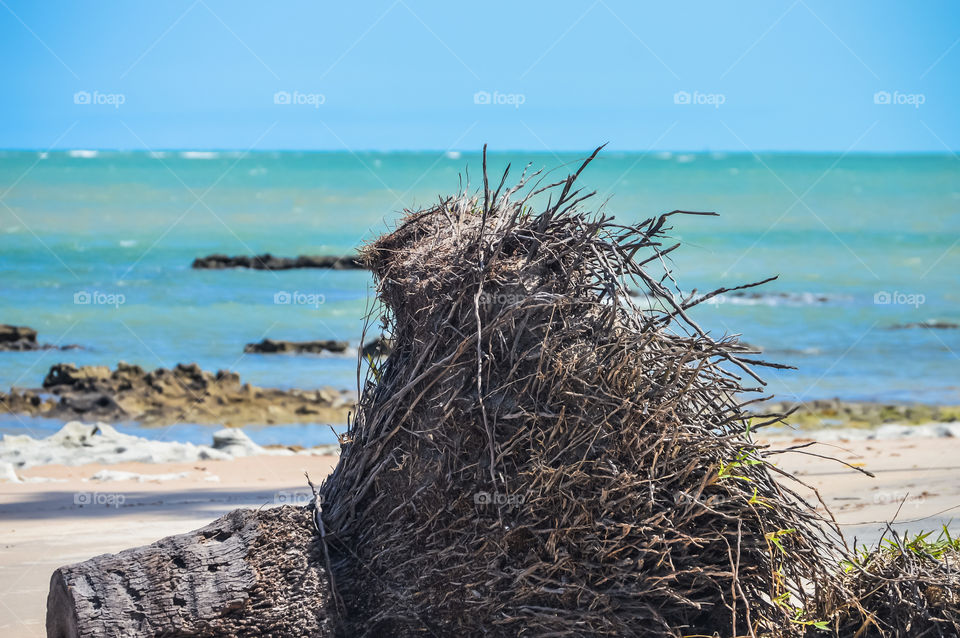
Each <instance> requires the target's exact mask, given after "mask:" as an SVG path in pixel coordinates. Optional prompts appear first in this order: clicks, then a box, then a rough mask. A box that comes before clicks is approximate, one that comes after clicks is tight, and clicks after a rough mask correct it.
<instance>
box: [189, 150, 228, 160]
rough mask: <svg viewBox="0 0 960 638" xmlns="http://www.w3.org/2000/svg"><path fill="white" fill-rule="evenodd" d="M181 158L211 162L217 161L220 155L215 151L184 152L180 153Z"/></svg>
mask: <svg viewBox="0 0 960 638" xmlns="http://www.w3.org/2000/svg"><path fill="white" fill-rule="evenodd" d="M180 157H182V158H183V159H199V160H209V159H217V158H218V157H220V153H216V152H214V151H183V152H182V153H180Z"/></svg>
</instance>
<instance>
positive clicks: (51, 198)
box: [0, 151, 960, 443]
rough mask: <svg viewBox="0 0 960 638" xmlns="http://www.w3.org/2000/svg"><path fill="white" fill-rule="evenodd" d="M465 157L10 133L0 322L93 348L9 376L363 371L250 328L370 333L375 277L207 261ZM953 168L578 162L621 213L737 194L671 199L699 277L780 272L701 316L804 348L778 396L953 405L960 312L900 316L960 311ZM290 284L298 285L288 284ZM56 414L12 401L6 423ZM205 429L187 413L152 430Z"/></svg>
mask: <svg viewBox="0 0 960 638" xmlns="http://www.w3.org/2000/svg"><path fill="white" fill-rule="evenodd" d="M580 157H582V154H579V153H570V154H561V155H554V154H552V153H510V154H491V155H490V157H489V163H490V165H491V172H492V173H497V172H498V171H500V170H502V169H503V168H504V167H505V166H506V164H507V163H508V162H512V163H513V170H514V171H515V172H517V171H518V170H519V169H520V168H522V167H523V165H524V164H525V163H526V162H528V161H529V162H532V163H533V166H534V168H541V167H543V168H548V169H549V168H553V167H556V166H558V165H561V164H564V163H570V162H574V161H575V160H577V159H578V158H580ZM468 168H469V174H470V175H471V176H472V178H473V181H474V183H477V179H478V176H479V175H480V156H479V154H470V153H463V154H460V153H439V152H437V153H426V152H424V153H373V152H371V153H357V154H353V153H346V152H344V153H269V152H255V153H249V154H242V153H227V152H221V153H180V152H169V153H160V154H156V153H154V154H149V153H124V152H92V151H71V152H49V153H38V152H32V151H31V152H14V151H5V152H0V298H2V311H0V323H11V324H20V325H29V326H31V327H33V328H35V329H37V330H38V331H39V332H40V335H39V338H40V340H42V341H45V342H50V343H62V344H79V345H82V346H83V347H84V348H85V349H84V350H73V351H66V352H59V351H40V352H25V353H14V352H7V353H0V388H3V389H6V388H8V387H10V386H18V387H38V386H39V385H40V383H41V381H42V379H43V377H44V375H45V374H46V371H47V370H48V369H49V367H50V365H52V364H54V363H57V362H60V361H71V362H74V363H76V364H78V365H90V364H97V365H108V366H114V365H115V364H116V362H117V361H120V360H123V361H127V362H130V363H137V364H139V365H141V366H144V367H145V368H154V367H157V366H164V367H170V366H173V365H175V364H177V363H180V362H197V363H199V364H200V365H201V366H202V367H203V368H205V369H209V370H216V369H221V368H228V369H232V370H235V371H237V372H239V373H240V375H241V377H242V379H243V380H245V381H249V382H251V383H253V384H256V385H262V386H275V387H285V388H290V387H299V388H314V387H320V386H324V385H332V386H335V387H338V388H350V389H354V388H355V387H356V364H357V355H356V352H355V351H351V352H350V353H349V354H347V355H343V356H333V355H330V356H263V355H244V353H243V346H244V344H246V343H248V342H252V341H259V340H260V339H262V338H264V337H272V338H276V339H296V340H301V339H331V338H332V339H346V340H348V341H350V342H351V344H352V345H353V346H356V345H358V343H359V340H360V335H361V329H362V326H363V316H364V314H365V311H366V309H367V307H368V304H369V302H370V296H371V294H372V293H371V280H370V276H369V274H368V273H366V272H359V271H343V272H340V271H322V270H292V271H285V272H278V273H271V272H263V271H249V270H226V271H205V270H192V269H191V268H190V263H191V261H192V260H193V259H194V258H195V257H197V256H200V255H206V254H210V253H215V252H219V253H228V254H252V253H261V252H271V253H273V254H275V255H284V256H292V255H297V254H345V253H349V252H351V251H352V250H354V249H355V248H356V247H357V246H358V245H360V244H361V243H363V242H365V241H368V240H370V239H371V238H373V237H375V236H376V235H377V234H378V233H380V232H382V231H384V230H387V229H389V228H390V227H391V226H392V224H393V223H394V222H395V220H396V219H397V218H398V217H399V215H400V214H401V211H402V209H404V208H416V207H418V206H421V205H429V204H430V203H431V202H433V201H435V200H436V197H437V195H438V194H441V193H450V192H453V191H456V190H457V188H458V186H459V183H460V175H461V174H465V169H468ZM958 169H960V163H958V160H957V159H956V158H955V157H953V156H950V155H915V156H910V155H889V156H883V155H853V154H851V155H847V156H840V155H830V154H824V155H816V154H768V155H760V156H753V155H750V154H718V153H702V154H670V153H650V154H640V153H635V154H631V153H616V152H610V153H603V154H601V156H600V157H599V158H598V159H597V160H596V161H595V162H594V163H593V164H592V165H591V167H590V168H589V169H588V170H587V171H586V172H585V173H584V174H583V176H582V178H581V179H582V185H583V186H584V187H587V188H590V189H595V190H597V191H598V196H597V199H596V203H597V204H600V203H601V202H602V201H606V204H605V211H606V212H607V213H608V214H611V215H614V216H615V217H616V218H617V219H618V220H620V221H622V222H636V221H640V220H642V219H645V218H646V217H649V216H651V215H655V214H658V213H661V212H666V211H670V210H674V209H684V210H709V211H716V212H718V213H719V214H720V216H719V217H716V218H704V217H682V216H677V217H674V224H673V225H674V231H673V234H674V236H675V237H676V238H677V239H679V240H682V241H683V242H684V245H683V247H682V248H681V249H680V250H678V251H676V252H675V253H674V266H675V277H676V279H677V281H678V282H679V284H680V286H681V288H682V289H683V290H684V291H687V292H690V291H693V290H694V289H696V290H698V291H700V292H706V291H708V290H710V289H712V288H715V287H718V286H727V287H730V286H734V285H737V284H741V283H746V282H749V281H755V280H759V279H762V278H765V277H768V276H771V275H779V279H778V280H777V281H775V282H772V283H770V284H767V285H765V286H763V287H762V288H760V289H754V290H752V291H748V293H747V295H746V296H739V297H738V296H732V295H727V296H724V297H722V298H721V299H719V302H718V303H711V304H705V305H703V306H701V307H699V308H697V310H696V312H695V316H696V318H697V320H698V321H699V322H700V323H701V325H702V326H703V327H704V328H706V329H708V330H710V331H711V332H713V333H714V334H716V335H722V334H729V333H737V334H741V335H742V338H743V339H744V340H745V341H747V342H749V343H751V344H754V345H756V346H759V347H761V348H763V350H764V356H765V358H768V359H772V360H776V361H779V362H782V363H787V364H790V365H794V366H796V367H797V368H798V369H797V370H795V371H784V372H776V373H773V372H768V373H766V374H767V378H768V380H769V386H768V388H769V391H770V392H772V393H774V394H775V395H776V396H777V397H779V398H783V399H812V398H828V397H841V398H845V399H858V400H877V401H914V402H925V403H949V404H960V375H958V371H960V367H958V358H960V357H958V353H960V330H950V329H942V330H928V329H909V330H895V329H892V326H894V325H896V324H903V323H915V322H921V321H931V320H940V321H948V322H960V306H958V303H960V289H958V286H957V284H958V266H960V243H958V242H960V172H958ZM561 170H562V169H561ZM563 174H565V172H564V173H563ZM753 292H757V293H759V296H754V295H753V294H752V293H753ZM283 293H288V295H290V298H293V299H295V300H297V301H300V302H302V303H292V304H283V303H275V299H283V298H284V297H283ZM294 293H296V294H294ZM278 295H279V297H278ZM84 300H89V302H90V303H81V302H83V301H84ZM57 425H58V424H57V423H50V422H46V421H43V420H37V419H24V418H21V417H10V416H6V417H4V418H2V419H0V431H24V430H31V431H34V432H36V433H38V434H41V433H47V432H48V431H50V430H52V429H55V428H56V427H57ZM191 428H192V429H191ZM136 429H137V428H134V430H136ZM208 433H209V428H199V426H189V425H186V426H178V427H175V428H172V429H164V430H163V431H162V432H152V433H149V435H150V436H152V437H160V436H166V437H172V438H179V439H187V440H206V437H207V435H208ZM255 438H258V440H261V441H263V442H291V443H292V442H301V443H310V442H318V441H324V442H326V441H329V440H331V438H332V434H330V431H329V429H328V428H326V427H325V426H324V427H322V428H321V427H318V426H296V427H289V428H285V429H271V428H259V429H255Z"/></svg>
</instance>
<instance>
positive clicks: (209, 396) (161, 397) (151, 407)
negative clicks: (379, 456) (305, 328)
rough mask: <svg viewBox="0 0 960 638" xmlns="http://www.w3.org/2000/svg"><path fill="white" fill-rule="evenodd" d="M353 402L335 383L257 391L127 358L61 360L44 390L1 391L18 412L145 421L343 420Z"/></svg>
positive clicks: (194, 368)
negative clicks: (106, 362) (104, 362)
mask: <svg viewBox="0 0 960 638" xmlns="http://www.w3.org/2000/svg"><path fill="white" fill-rule="evenodd" d="M353 403H354V401H353V397H352V395H350V394H349V393H347V392H343V391H337V390H334V389H333V388H322V389H320V390H296V389H293V390H282V389H278V388H259V387H256V386H251V385H250V384H248V383H241V382H240V377H239V375H237V374H236V373H235V372H230V371H227V370H220V371H218V372H217V373H215V374H214V373H211V372H207V371H204V370H201V369H200V367H199V366H198V365H197V364H195V363H191V364H186V365H184V364H179V365H177V366H176V367H175V368H173V369H172V370H168V369H166V368H157V369H156V370H152V371H150V372H146V371H144V370H143V369H142V368H141V367H140V366H136V365H129V364H126V363H123V362H120V363H118V364H117V367H116V369H115V370H110V368H107V367H106V366H84V367H77V366H76V365H74V364H72V363H58V364H56V365H54V366H53V367H51V368H50V371H49V372H48V373H47V376H46V378H45V379H44V380H43V388H42V389H37V390H12V391H11V393H10V394H8V395H4V394H2V393H0V408H2V409H6V410H9V411H10V412H13V413H21V414H28V415H31V416H43V417H49V418H57V419H63V420H73V419H78V420H86V421H91V420H98V421H106V422H108V423H121V422H139V423H142V424H144V425H170V424H173V423H215V424H224V425H228V426H240V425H256V424H277V423H316V422H320V423H345V422H346V417H347V413H348V411H349V410H350V409H352V407H353Z"/></svg>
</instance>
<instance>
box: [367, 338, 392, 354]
mask: <svg viewBox="0 0 960 638" xmlns="http://www.w3.org/2000/svg"><path fill="white" fill-rule="evenodd" d="M391 352H393V342H392V341H391V340H390V339H387V338H386V337H377V338H376V339H374V340H373V341H370V342H367V343H366V344H365V345H364V346H363V349H362V350H360V354H361V355H363V358H364V359H366V358H367V357H373V358H375V359H376V358H378V357H386V356H389V354H390V353H391Z"/></svg>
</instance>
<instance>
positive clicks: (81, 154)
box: [67, 150, 99, 159]
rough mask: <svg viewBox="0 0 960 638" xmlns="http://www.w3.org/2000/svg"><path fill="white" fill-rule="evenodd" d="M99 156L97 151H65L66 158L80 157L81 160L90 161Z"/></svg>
mask: <svg viewBox="0 0 960 638" xmlns="http://www.w3.org/2000/svg"><path fill="white" fill-rule="evenodd" d="M97 155H99V152H98V151H84V150H73V151H67V156H68V157H80V158H82V159H92V158H94V157H96V156H97Z"/></svg>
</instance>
